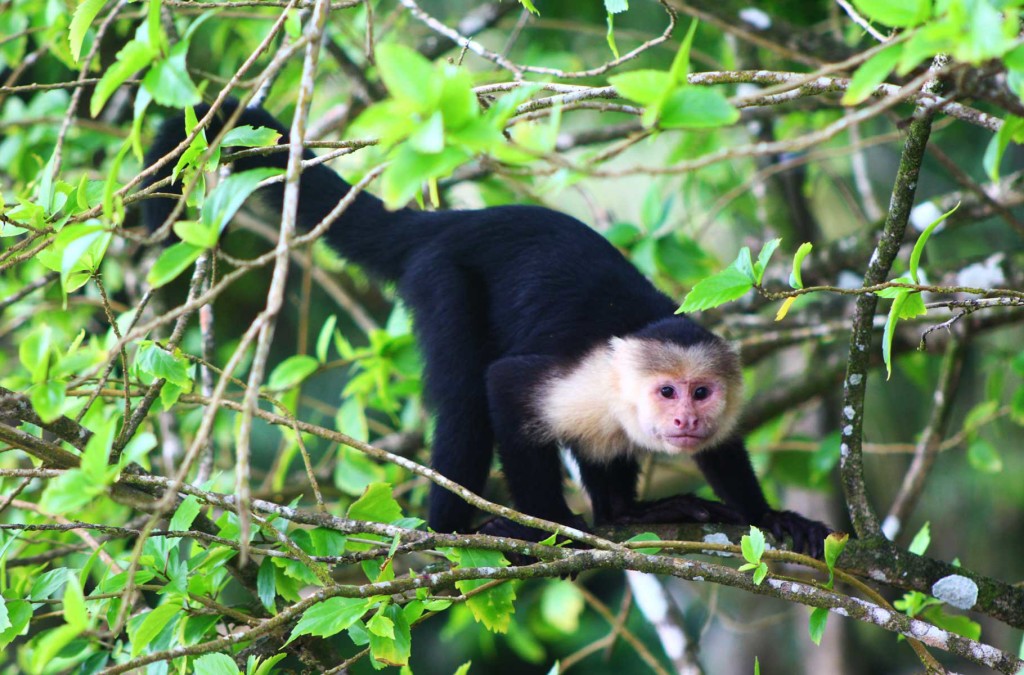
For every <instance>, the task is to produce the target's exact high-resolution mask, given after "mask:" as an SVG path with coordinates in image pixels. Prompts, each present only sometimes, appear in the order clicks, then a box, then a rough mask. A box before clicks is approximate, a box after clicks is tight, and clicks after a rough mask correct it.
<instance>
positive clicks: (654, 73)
mask: <svg viewBox="0 0 1024 675" xmlns="http://www.w3.org/2000/svg"><path fill="white" fill-rule="evenodd" d="M608 82H609V83H610V84H611V85H612V86H613V87H615V90H616V91H617V92H619V95H620V96H624V97H625V98H628V99H630V100H631V101H636V102H637V103H640V104H642V105H647V104H649V103H652V102H654V101H656V100H658V99H659V98H660V97H661V96H662V95H663V94H664V93H665V91H666V90H667V89H668V88H669V87H670V86H671V81H670V80H669V75H668V73H666V72H665V71H662V70H634V71H632V72H628V73H622V74H621V75H613V76H612V77H609V78H608Z"/></svg>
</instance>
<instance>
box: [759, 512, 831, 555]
mask: <svg viewBox="0 0 1024 675" xmlns="http://www.w3.org/2000/svg"><path fill="white" fill-rule="evenodd" d="M757 525H758V527H761V528H762V529H765V530H767V531H768V532H771V534H772V536H773V537H775V540H776V541H778V542H780V543H781V542H782V541H784V540H785V539H786V538H787V537H791V538H792V539H793V547H792V550H793V551H795V552H797V553H804V552H806V553H807V554H808V555H810V556H813V557H815V558H819V559H820V558H822V557H823V556H824V554H825V537H827V536H828V535H829V534H830V533H831V532H833V531H834V530H833V529H832V528H831V527H829V526H828V525H826V524H825V523H822V522H819V521H817V520H811V519H810V518H805V517H803V516H801V515H800V514H799V513H797V512H795V511H769V512H768V513H767V514H766V515H765V516H764V518H762V519H761V522H760V523H757Z"/></svg>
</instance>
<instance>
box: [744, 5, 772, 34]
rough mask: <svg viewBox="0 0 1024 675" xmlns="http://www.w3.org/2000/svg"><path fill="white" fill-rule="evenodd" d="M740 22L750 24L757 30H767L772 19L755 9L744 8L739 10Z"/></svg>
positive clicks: (770, 25)
mask: <svg viewBox="0 0 1024 675" xmlns="http://www.w3.org/2000/svg"><path fill="white" fill-rule="evenodd" d="M740 20H741V21H743V22H744V23H747V24H750V25H751V26H753V27H754V28H756V29H758V30H768V29H769V28H771V27H772V17H771V16H769V15H768V14H767V13H765V12H764V11H763V10H760V9H758V8H757V7H745V8H743V9H741V10H740Z"/></svg>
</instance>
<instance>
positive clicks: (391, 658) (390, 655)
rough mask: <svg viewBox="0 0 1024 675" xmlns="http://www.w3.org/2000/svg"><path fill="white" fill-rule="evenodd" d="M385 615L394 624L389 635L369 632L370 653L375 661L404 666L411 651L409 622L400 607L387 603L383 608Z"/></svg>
mask: <svg viewBox="0 0 1024 675" xmlns="http://www.w3.org/2000/svg"><path fill="white" fill-rule="evenodd" d="M384 615H385V617H386V618H387V619H388V620H389V621H391V622H392V624H393V626H394V631H393V633H394V634H393V635H392V636H391V637H387V636H382V635H378V634H376V633H374V632H372V631H371V632H370V634H369V637H370V655H371V656H372V657H373V658H374V660H375V661H378V662H379V663H384V664H386V665H389V666H404V665H406V664H407V663H408V662H409V655H410V653H411V652H412V635H411V634H410V630H409V622H408V621H406V619H405V615H404V614H403V613H402V609H401V607H397V606H395V605H389V606H388V607H387V608H386V609H385V610H384Z"/></svg>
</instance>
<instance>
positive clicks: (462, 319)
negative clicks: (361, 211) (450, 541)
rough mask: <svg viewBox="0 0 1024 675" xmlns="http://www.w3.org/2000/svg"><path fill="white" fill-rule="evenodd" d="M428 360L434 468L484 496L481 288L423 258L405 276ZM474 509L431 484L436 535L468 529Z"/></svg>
mask: <svg viewBox="0 0 1024 675" xmlns="http://www.w3.org/2000/svg"><path fill="white" fill-rule="evenodd" d="M399 290H400V292H401V296H402V297H403V299H404V300H405V301H406V303H407V304H408V305H409V306H410V307H412V308H413V311H414V314H415V326H416V335H417V339H418V343H419V347H420V350H421V352H422V354H423V359H424V363H425V373H424V376H425V392H426V398H427V402H428V404H429V405H430V406H431V408H432V409H433V411H434V414H435V419H436V424H435V427H434V441H433V447H432V452H431V462H432V465H433V468H434V469H435V470H437V471H438V472H440V473H441V474H442V475H444V476H445V477H446V478H450V479H451V480H453V481H455V482H456V483H459V484H460V485H462V486H463V487H466V488H468V489H469V490H472V491H473V492H475V493H477V494H480V493H481V492H483V488H484V485H485V484H486V482H487V474H488V472H489V471H490V467H491V458H492V457H493V453H494V434H493V432H492V430H491V423H490V416H489V413H488V406H487V390H486V382H485V380H486V363H487V355H486V347H485V344H486V342H487V335H486V329H485V327H484V325H483V322H484V321H485V317H486V307H485V304H484V303H485V299H484V298H483V297H481V296H480V295H479V294H480V293H481V292H482V291H481V290H479V288H478V287H477V286H475V285H474V284H473V283H472V280H470V279H467V278H465V277H464V276H463V275H462V274H461V273H459V272H458V268H457V267H456V266H454V265H453V264H452V263H451V262H450V261H447V260H438V259H435V257H433V256H432V257H430V258H421V259H420V260H417V261H416V264H414V265H411V266H410V268H409V270H408V271H407V272H406V274H405V275H404V276H403V277H402V280H401V283H400V288H399ZM472 517H473V507H472V506H471V505H470V504H468V503H467V502H466V501H465V500H463V499H462V498H461V497H459V496H457V495H455V494H454V493H452V492H449V491H448V490H446V489H444V488H442V487H440V486H438V485H431V488H430V503H429V516H428V523H429V525H430V527H432V528H433V529H434V530H436V531H438V532H456V531H458V532H469V531H470V530H471V524H472Z"/></svg>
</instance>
